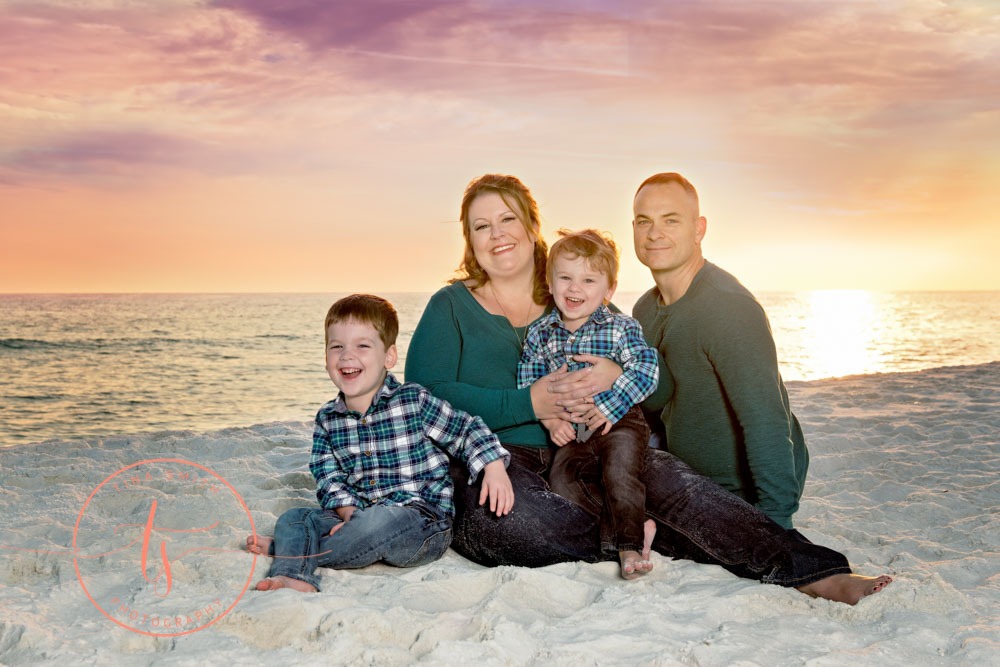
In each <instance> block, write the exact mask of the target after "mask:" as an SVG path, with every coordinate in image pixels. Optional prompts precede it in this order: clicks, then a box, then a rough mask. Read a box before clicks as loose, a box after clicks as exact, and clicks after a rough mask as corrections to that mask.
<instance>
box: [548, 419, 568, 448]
mask: <svg viewBox="0 0 1000 667" xmlns="http://www.w3.org/2000/svg"><path fill="white" fill-rule="evenodd" d="M541 422H542V426H544V427H545V429H546V430H547V431H548V432H549V437H550V438H552V442H554V443H556V444H557V445H559V446H560V447H562V446H563V445H568V444H569V443H571V442H573V441H574V440H576V429H575V428H573V424H572V423H571V422H568V421H563V420H562V419H542V420H541Z"/></svg>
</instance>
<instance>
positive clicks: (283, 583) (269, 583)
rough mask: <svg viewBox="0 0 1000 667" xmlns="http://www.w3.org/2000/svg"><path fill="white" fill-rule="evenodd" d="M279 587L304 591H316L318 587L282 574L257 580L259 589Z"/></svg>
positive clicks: (276, 588) (266, 589)
mask: <svg viewBox="0 0 1000 667" xmlns="http://www.w3.org/2000/svg"><path fill="white" fill-rule="evenodd" d="M279 588H291V589H292V590H296V591H302V592H303V593H315V592H316V587H315V586H313V585H312V584H307V583H306V582H304V581H301V580H299V579H292V578H291V577H285V576H283V575H280V574H279V575H278V576H277V577H268V578H267V579H261V580H260V581H258V582H257V590H258V591H276V590H278V589H279Z"/></svg>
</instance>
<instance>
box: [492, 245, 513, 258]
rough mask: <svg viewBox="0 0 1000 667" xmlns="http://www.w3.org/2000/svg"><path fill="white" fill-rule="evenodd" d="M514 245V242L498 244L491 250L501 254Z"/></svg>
mask: <svg viewBox="0 0 1000 667" xmlns="http://www.w3.org/2000/svg"><path fill="white" fill-rule="evenodd" d="M513 247H514V244H513V243H508V244H507V245H502V246H497V247H496V248H493V250H490V252H491V253H492V254H494V255H499V254H500V253H502V252H507V251H508V250H510V249H511V248H513Z"/></svg>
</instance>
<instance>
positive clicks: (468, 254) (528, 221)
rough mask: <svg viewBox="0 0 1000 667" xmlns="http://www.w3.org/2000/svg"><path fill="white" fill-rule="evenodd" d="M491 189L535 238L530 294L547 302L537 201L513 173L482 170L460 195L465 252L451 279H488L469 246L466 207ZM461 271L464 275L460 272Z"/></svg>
mask: <svg viewBox="0 0 1000 667" xmlns="http://www.w3.org/2000/svg"><path fill="white" fill-rule="evenodd" d="M490 192H495V193H496V194H498V195H500V198H501V199H503V201H504V203H505V204H507V206H509V207H510V209H511V211H513V212H514V214H515V215H516V216H517V219H518V220H519V221H520V222H521V224H522V225H523V226H524V230H525V231H526V232H527V233H528V236H529V238H531V239H533V240H534V242H535V252H534V260H535V273H534V279H535V280H534V289H533V290H532V298H533V299H534V301H535V303H537V304H540V305H544V304H546V303H548V301H549V298H550V295H549V288H548V285H547V284H546V279H545V259H546V257H547V255H548V251H549V247H548V244H547V243H545V239H543V238H542V234H541V220H540V217H539V215H538V204H537V203H536V202H535V198H534V197H532V196H531V191H530V190H528V188H527V186H525V185H524V183H522V182H521V181H520V180H518V179H517V177H515V176H507V175H504V174H485V175H483V176H480V177H479V178H475V179H473V180H472V181H471V182H470V183H469V185H468V186H466V188H465V194H464V195H463V196H462V216H461V223H462V236H463V237H464V238H465V254H464V255H463V257H462V262H461V263H460V264H459V265H458V273H459V276H458V277H457V278H453V279H452V280H451V281H449V282H452V283H455V282H458V281H465V280H471V281H472V286H473V287H482V286H483V285H485V284H486V283H488V282H489V280H490V277H489V275H488V274H487V273H486V271H485V270H484V269H483V267H482V266H480V265H479V262H478V261H477V260H476V253H475V251H474V250H473V248H472V234H471V232H472V230H471V229H470V225H469V207H471V206H472V202H473V201H474V200H475V199H476V197H478V196H479V195H483V194H487V193H490ZM463 274H464V275H463Z"/></svg>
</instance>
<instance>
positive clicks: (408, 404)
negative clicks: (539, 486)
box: [309, 373, 510, 516]
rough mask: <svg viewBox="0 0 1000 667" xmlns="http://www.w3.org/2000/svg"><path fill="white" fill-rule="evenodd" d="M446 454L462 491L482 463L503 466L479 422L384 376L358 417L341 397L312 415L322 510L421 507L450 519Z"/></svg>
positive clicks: (502, 454) (313, 462)
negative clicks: (463, 473)
mask: <svg viewBox="0 0 1000 667" xmlns="http://www.w3.org/2000/svg"><path fill="white" fill-rule="evenodd" d="M446 452H447V454H452V455H453V456H456V457H458V458H460V459H462V460H463V461H465V462H466V464H467V465H468V468H469V484H472V483H473V482H475V481H476V478H477V477H478V475H479V471H480V470H482V469H483V468H484V467H486V464H487V463H491V462H493V461H496V460H497V459H500V458H503V459H504V465H506V464H507V463H508V462H509V461H510V454H509V453H508V452H507V450H505V449H504V448H503V447H501V446H500V442H499V440H497V438H496V436H495V435H493V433H491V432H490V430H489V429H488V428H487V427H486V424H484V423H483V420H482V419H480V418H479V417H473V416H472V415H469V414H468V413H465V412H462V411H461V410H457V409H455V408H453V407H451V405H449V404H448V403H447V402H446V401H442V400H441V399H439V398H435V397H433V396H431V393H430V392H429V391H427V389H425V388H424V387H422V386H421V385H419V384H415V383H412V382H407V383H406V384H400V383H399V381H398V380H397V379H396V378H395V377H394V376H393V374H392V373H387V374H386V378H385V382H383V384H382V387H381V388H380V389H379V390H378V392H377V393H376V394H375V398H374V399H373V400H372V404H371V407H369V408H368V411H367V412H366V413H365V414H363V415H362V414H360V413H358V412H354V411H351V410H348V409H347V405H346V403H345V402H344V397H343V395H338V396H337V398H336V399H334V400H332V401H330V402H329V403H327V404H326V405H324V406H323V407H322V408H320V410H319V412H318V413H317V414H316V428H315V430H314V431H313V448H312V457H311V459H310V461H309V470H311V471H312V474H313V477H315V478H316V485H317V490H316V497H317V498H318V499H319V504H320V505H321V506H323V507H325V508H327V509H335V508H337V507H346V506H349V505H354V506H356V507H358V508H363V507H368V506H370V505H374V504H376V503H384V504H389V505H407V504H409V503H411V502H413V501H415V500H417V499H422V500H424V501H426V502H428V503H430V504H431V505H433V506H435V507H438V508H440V509H441V510H443V511H444V512H445V513H447V514H448V516H454V514H455V505H454V502H453V501H452V497H453V495H454V491H455V490H454V487H453V485H452V481H451V477H450V476H449V474H448V455H447V454H446Z"/></svg>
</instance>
